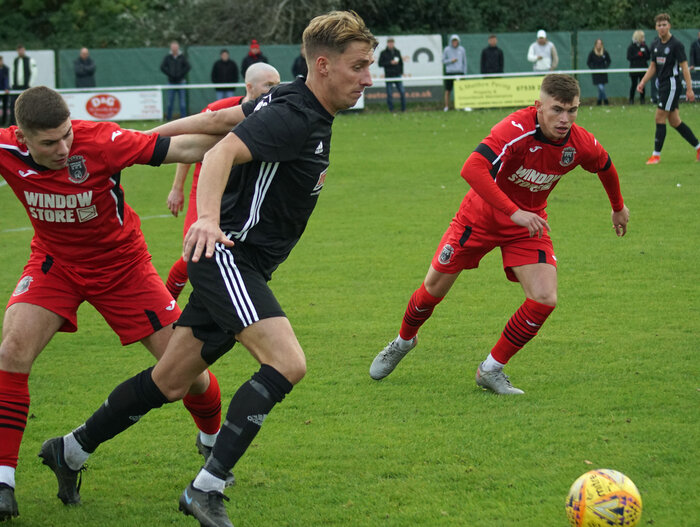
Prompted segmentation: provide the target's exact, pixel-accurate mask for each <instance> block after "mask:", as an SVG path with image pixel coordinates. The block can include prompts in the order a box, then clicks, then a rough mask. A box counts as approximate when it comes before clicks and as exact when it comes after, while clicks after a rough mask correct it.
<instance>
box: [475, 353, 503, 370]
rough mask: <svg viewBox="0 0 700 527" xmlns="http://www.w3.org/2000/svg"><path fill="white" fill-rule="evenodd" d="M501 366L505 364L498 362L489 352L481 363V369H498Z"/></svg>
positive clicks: (500, 368) (501, 367)
mask: <svg viewBox="0 0 700 527" xmlns="http://www.w3.org/2000/svg"><path fill="white" fill-rule="evenodd" d="M503 366H505V364H503V363H501V362H498V361H497V360H496V359H494V358H493V356H492V355H491V354H490V353H489V356H488V357H486V360H484V362H482V363H481V371H494V370H498V371H500V370H502V369H503Z"/></svg>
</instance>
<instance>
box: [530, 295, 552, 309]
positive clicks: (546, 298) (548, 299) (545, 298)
mask: <svg viewBox="0 0 700 527" xmlns="http://www.w3.org/2000/svg"><path fill="white" fill-rule="evenodd" d="M532 299H533V300H534V301H535V302H538V303H540V304H545V305H547V306H551V307H556V306H557V292H556V291H551V292H542V293H538V294H536V295H533V297H532Z"/></svg>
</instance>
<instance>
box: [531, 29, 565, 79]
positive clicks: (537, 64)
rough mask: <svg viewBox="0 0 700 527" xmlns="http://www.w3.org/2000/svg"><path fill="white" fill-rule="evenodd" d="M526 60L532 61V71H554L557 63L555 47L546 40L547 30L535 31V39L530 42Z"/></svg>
mask: <svg viewBox="0 0 700 527" xmlns="http://www.w3.org/2000/svg"><path fill="white" fill-rule="evenodd" d="M527 60H528V61H529V62H532V69H533V71H554V70H555V69H556V67H557V65H558V64H559V55H558V54H557V48H556V46H555V45H554V43H552V42H550V41H549V40H547V32H546V31H545V30H544V29H540V30H539V31H538V32H537V40H535V41H534V42H533V43H532V44H530V48H529V49H528V50H527Z"/></svg>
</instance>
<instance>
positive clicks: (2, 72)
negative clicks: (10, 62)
mask: <svg viewBox="0 0 700 527" xmlns="http://www.w3.org/2000/svg"><path fill="white" fill-rule="evenodd" d="M0 101H2V115H1V116H0V128H2V127H4V126H5V123H6V122H7V121H9V119H10V109H9V102H10V68H8V67H7V66H5V63H4V62H3V60H2V56H0Z"/></svg>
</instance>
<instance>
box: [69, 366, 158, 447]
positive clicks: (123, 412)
mask: <svg viewBox="0 0 700 527" xmlns="http://www.w3.org/2000/svg"><path fill="white" fill-rule="evenodd" d="M152 369H153V368H152V367H151V368H148V369H147V370H144V371H142V372H141V373H139V374H138V375H135V376H134V377H132V378H131V379H129V380H127V381H124V382H123V383H121V384H120V385H119V386H117V387H116V388H115V389H114V391H113V392H112V393H110V394H109V397H107V400H106V401H105V402H104V403H103V404H102V406H100V407H99V408H98V409H97V411H96V412H95V413H94V414H92V415H91V416H90V418H89V419H88V420H87V421H85V424H83V425H81V426H80V427H78V428H76V429H75V430H74V431H73V435H74V436H75V439H76V440H77V441H78V443H80V446H81V447H82V448H83V450H85V452H88V453H92V452H94V451H95V449H96V448H97V447H98V446H99V445H100V444H102V443H104V442H105V441H107V440H109V439H112V438H113V437H114V436H115V435H117V434H119V433H120V432H123V431H124V430H126V429H127V428H129V427H130V426H131V425H133V424H135V423H136V422H137V421H138V420H139V419H140V418H141V417H142V416H143V415H144V414H146V413H147V412H148V411H149V410H151V409H152V408H160V407H161V406H163V405H164V404H165V403H167V402H168V399H166V397H165V395H163V393H162V392H161V391H160V390H159V389H158V386H156V383H154V382H153V378H152V377H151V370H152Z"/></svg>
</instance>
